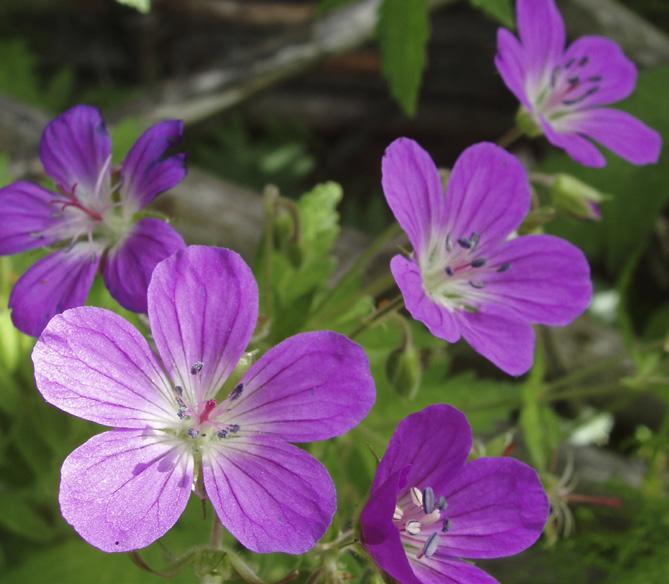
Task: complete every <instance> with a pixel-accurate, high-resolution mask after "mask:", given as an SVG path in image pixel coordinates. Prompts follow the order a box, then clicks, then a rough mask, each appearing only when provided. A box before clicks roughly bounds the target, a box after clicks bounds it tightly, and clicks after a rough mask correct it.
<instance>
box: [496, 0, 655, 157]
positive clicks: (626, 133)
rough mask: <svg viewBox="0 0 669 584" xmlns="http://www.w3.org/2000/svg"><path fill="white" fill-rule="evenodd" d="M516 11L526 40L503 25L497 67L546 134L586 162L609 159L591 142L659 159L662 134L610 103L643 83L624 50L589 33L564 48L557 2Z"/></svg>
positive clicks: (532, 3)
mask: <svg viewBox="0 0 669 584" xmlns="http://www.w3.org/2000/svg"><path fill="white" fill-rule="evenodd" d="M516 12H517V17H518V33H519V36H520V42H519V41H518V39H517V38H516V37H515V36H514V35H513V34H512V33H511V32H509V31H508V30H506V29H500V30H499V32H498V35H497V57H496V59H495V64H496V65H497V69H498V71H499V72H500V74H501V76H502V79H504V82H505V83H506V86H507V87H508V88H509V89H510V90H511V91H512V92H513V94H514V95H515V96H516V97H517V98H518V100H519V101H520V103H521V104H522V106H523V107H524V108H525V110H526V112H527V113H528V114H529V115H530V117H531V119H532V120H533V121H534V123H535V124H536V125H537V126H538V127H539V128H541V130H542V131H543V133H544V134H545V135H546V138H548V140H549V141H550V142H551V143H552V144H553V145H555V146H557V147H559V148H562V149H564V150H565V151H566V152H567V154H569V156H571V157H572V158H573V159H574V160H576V161H577V162H579V163H580V164H583V165H585V166H593V167H602V166H604V165H605V164H606V160H605V159H604V156H603V155H602V154H601V152H600V151H599V150H598V149H597V147H596V146H595V145H594V144H593V143H592V142H591V140H594V141H595V142H599V143H600V144H602V146H604V147H605V148H608V149H609V150H611V151H613V152H614V153H615V154H617V155H618V156H620V157H622V158H624V159H625V160H628V161H629V162H632V163H633V164H650V163H654V162H657V160H658V157H659V155H660V149H661V146H662V139H661V137H660V135H659V134H658V133H657V132H655V131H654V130H653V129H651V128H649V127H648V126H646V125H645V124H643V123H642V122H641V121H639V120H638V119H637V118H635V117H633V116H631V115H630V114H628V113H626V112H623V111H620V110H615V109H610V108H607V107H604V106H607V105H609V104H612V103H615V102H617V101H620V100H622V99H624V98H626V97H627V96H628V95H630V93H632V91H633V90H634V87H635V85H636V78H637V71H636V67H635V66H634V63H632V62H631V61H630V60H629V59H627V58H626V57H625V55H624V54H623V52H622V50H621V49H620V47H619V46H618V45H617V44H616V43H614V42H613V41H611V40H609V39H607V38H604V37H598V36H585V37H582V38H579V39H577V40H576V41H574V42H573V43H572V44H570V45H569V46H568V47H566V48H565V29H564V22H563V20H562V16H561V15H560V13H559V11H558V9H557V7H556V6H555V2H554V1H553V0H518V1H517V4H516Z"/></svg>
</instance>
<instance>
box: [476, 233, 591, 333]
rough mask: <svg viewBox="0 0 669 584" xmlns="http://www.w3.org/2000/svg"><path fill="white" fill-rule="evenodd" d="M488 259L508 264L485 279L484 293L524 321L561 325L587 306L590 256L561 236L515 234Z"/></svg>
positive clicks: (568, 321)
mask: <svg viewBox="0 0 669 584" xmlns="http://www.w3.org/2000/svg"><path fill="white" fill-rule="evenodd" d="M490 260H491V261H494V263H495V264H501V265H504V264H509V265H510V267H509V269H508V270H506V271H504V272H496V271H495V272H492V273H490V274H489V275H488V276H487V277H486V280H485V290H486V293H489V294H490V295H493V296H494V297H495V301H498V302H500V304H503V305H504V306H506V307H507V308H511V309H512V310H513V311H515V312H516V313H518V316H519V317H520V318H521V319H522V320H526V321H528V322H533V323H540V324H548V325H554V326H564V325H566V324H569V323H570V322H571V321H572V320H574V319H575V318H576V317H578V316H579V315H580V314H581V313H582V312H583V311H584V310H585V309H586V308H587V307H588V305H589V304H590V299H591V297H592V283H591V282H590V267H589V266H588V260H587V259H586V258H585V256H584V255H583V252H582V251H581V250H580V249H578V248H577V247H576V246H575V245H572V244H571V243H569V242H568V241H565V240H564V239H560V238H559V237H554V236H552V235H527V236H523V237H517V238H516V239H513V240H511V241H509V242H508V243H505V244H504V245H503V247H502V248H500V251H499V252H498V253H497V254H495V255H494V256H493V257H491V258H490Z"/></svg>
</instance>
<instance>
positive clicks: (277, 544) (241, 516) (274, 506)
mask: <svg viewBox="0 0 669 584" xmlns="http://www.w3.org/2000/svg"><path fill="white" fill-rule="evenodd" d="M202 464H203V468H202V472H203V476H204V484H205V488H206V490H207V495H208V496H209V499H210V500H211V502H212V505H213V506H214V509H216V513H217V514H218V516H219V518H220V520H221V522H222V523H223V525H224V526H225V527H226V528H227V529H228V531H230V533H232V535H233V536H234V537H235V538H237V539H238V540H239V542H240V543H241V544H242V545H243V546H245V547H247V548H248V549H250V550H252V551H254V552H259V553H270V552H285V553H288V554H302V553H304V552H306V551H307V550H309V549H311V548H312V547H313V546H314V545H315V544H316V542H317V541H318V540H319V539H320V538H321V537H322V536H323V534H324V533H325V531H326V530H327V528H328V526H329V525H330V522H331V521H332V517H333V515H334V512H335V507H336V494H335V487H334V484H333V482H332V479H331V478H330V475H329V474H328V472H327V470H326V469H325V467H324V466H323V465H322V464H321V463H320V462H318V461H317V460H316V459H315V458H313V457H312V456H311V455H309V454H307V453H306V452H304V450H300V449H299V448H297V447H296V446H292V445H291V444H287V443H285V442H283V441H280V440H276V439H272V438H268V437H265V436H249V437H243V438H242V437H234V438H228V439H223V440H221V441H220V442H219V443H218V444H216V443H210V447H209V448H208V449H207V450H205V452H203V459H202Z"/></svg>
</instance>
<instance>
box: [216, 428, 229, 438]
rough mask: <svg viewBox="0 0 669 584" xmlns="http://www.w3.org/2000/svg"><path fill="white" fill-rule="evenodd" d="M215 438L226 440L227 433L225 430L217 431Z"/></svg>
mask: <svg viewBox="0 0 669 584" xmlns="http://www.w3.org/2000/svg"><path fill="white" fill-rule="evenodd" d="M216 436H218V437H219V438H227V437H228V431H227V430H219V431H218V432H216Z"/></svg>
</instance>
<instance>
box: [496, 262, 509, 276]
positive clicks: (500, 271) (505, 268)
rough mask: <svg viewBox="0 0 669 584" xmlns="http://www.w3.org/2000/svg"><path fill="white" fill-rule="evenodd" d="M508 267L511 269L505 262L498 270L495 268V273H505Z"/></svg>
mask: <svg viewBox="0 0 669 584" xmlns="http://www.w3.org/2000/svg"><path fill="white" fill-rule="evenodd" d="M510 267H511V264H510V263H508V262H506V263H504V264H502V265H501V266H500V267H499V268H497V272H498V273H500V274H502V273H504V272H506V271H507V270H508V269H509V268H510Z"/></svg>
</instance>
